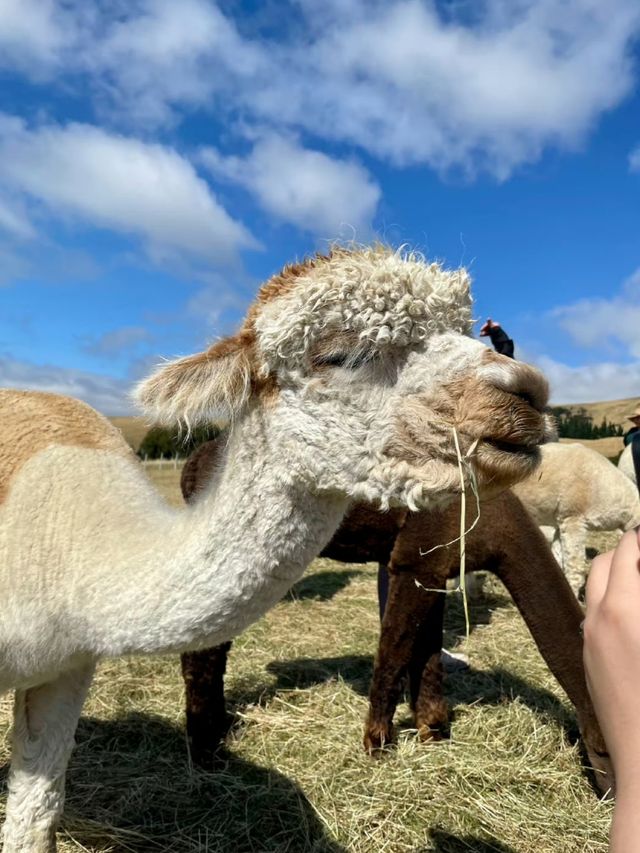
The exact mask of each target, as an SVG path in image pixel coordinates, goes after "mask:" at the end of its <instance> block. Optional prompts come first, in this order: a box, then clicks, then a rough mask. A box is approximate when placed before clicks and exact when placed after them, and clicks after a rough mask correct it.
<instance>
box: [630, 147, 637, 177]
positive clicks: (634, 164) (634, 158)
mask: <svg viewBox="0 0 640 853" xmlns="http://www.w3.org/2000/svg"><path fill="white" fill-rule="evenodd" d="M629 169H630V170H631V171H632V172H640V145H637V146H636V147H635V148H634V149H633V151H632V152H631V154H629Z"/></svg>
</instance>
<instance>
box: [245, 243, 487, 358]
mask: <svg viewBox="0 0 640 853" xmlns="http://www.w3.org/2000/svg"><path fill="white" fill-rule="evenodd" d="M285 281H286V274H285ZM470 282H471V280H470V276H469V274H468V272H467V271H466V270H465V269H464V268H462V269H458V270H445V269H443V267H442V266H441V265H440V264H438V263H429V264H427V263H426V262H425V261H424V259H423V258H422V257H421V256H420V255H418V254H415V253H412V252H407V253H403V252H402V251H400V250H398V251H393V250H391V249H389V248H386V247H382V246H376V247H372V248H365V249H359V250H356V251H348V250H344V249H340V250H337V251H334V252H332V253H331V255H329V256H328V257H326V258H318V259H317V260H315V262H313V263H310V264H309V265H308V266H307V267H306V268H303V269H302V270H298V271H296V274H295V276H293V275H292V277H291V282H290V286H289V287H283V288H282V291H281V293H280V294H279V295H277V296H276V297H275V298H272V299H270V300H269V301H267V302H265V303H263V306H262V309H261V310H259V311H258V312H257V315H256V316H255V319H254V323H255V330H256V332H257V335H258V347H259V352H260V356H261V357H262V359H264V364H263V367H264V368H267V369H269V368H270V367H272V366H273V365H274V364H275V363H276V362H277V361H278V360H284V361H295V360H298V359H299V358H300V357H301V356H303V355H304V354H305V353H306V352H307V351H308V349H309V347H310V346H311V345H312V344H313V342H314V341H315V340H316V339H317V338H318V336H319V335H321V334H322V333H323V332H324V333H326V332H327V331H330V332H339V331H346V332H355V333H357V335H358V337H359V338H360V340H361V341H363V342H368V343H369V345H370V346H371V345H373V346H374V347H375V348H381V347H385V346H388V345H396V346H407V345H408V344H411V343H419V342H420V341H422V340H424V339H426V338H428V337H429V336H431V335H433V334H437V333H439V332H447V331H452V332H459V333H462V334H469V333H470V331H471V326H472V317H471V295H470V291H469V288H470ZM267 286H268V285H267Z"/></svg>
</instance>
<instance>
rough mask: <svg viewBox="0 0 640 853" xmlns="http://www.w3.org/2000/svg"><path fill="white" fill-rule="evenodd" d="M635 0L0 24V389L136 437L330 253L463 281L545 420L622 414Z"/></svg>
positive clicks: (185, 4)
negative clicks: (535, 379) (523, 373)
mask: <svg viewBox="0 0 640 853" xmlns="http://www.w3.org/2000/svg"><path fill="white" fill-rule="evenodd" d="M638 35H640V4H638V3H637V0H609V2H608V3H606V4H605V3H602V2H599V0H563V2H560V0H473V2H471V0H450V2H444V1H443V2H428V0H408V2H395V0H387V2H384V3H383V2H379V0H368V2H362V1H361V0H339V2H338V0H323V2H322V3H320V2H319V0H291V2H284V0H283V2H278V3H276V2H261V3H258V2H246V3H244V4H243V3H239V2H231V0H226V2H219V3H217V4H216V3H214V2H210V0H181V2H180V3H176V2H172V0H144V2H137V0H128V2H124V1H123V2H120V0H110V2H106V0H104V2H91V1H90V0H75V2H74V0H67V2H64V3H63V2H56V0H4V2H2V3H0V305H1V309H0V385H5V386H13V387H31V388H41V389H46V390H54V391H58V392H61V393H67V394H71V395H74V396H78V397H81V398H83V399H85V400H87V401H88V402H90V403H92V404H93V405H95V406H96V407H97V408H99V409H101V410H102V411H104V412H106V413H107V414H119V413H126V412H128V411H129V406H128V403H127V399H126V393H127V390H128V389H129V388H130V386H131V384H132V383H133V382H134V381H135V380H136V379H137V378H139V377H140V376H141V375H143V374H144V373H145V372H146V371H147V370H148V369H149V368H150V366H151V365H153V364H156V363H157V362H158V361H159V360H160V359H161V358H162V357H171V356H175V355H180V354H184V353H188V352H193V351H196V350H199V349H202V348H203V347H204V346H205V345H206V344H207V343H208V342H210V341H211V340H212V339H214V338H215V337H216V336H219V335H222V334H224V333H226V332H228V331H231V330H232V329H233V328H234V326H235V325H236V324H237V323H238V321H239V319H240V317H241V316H242V313H243V312H244V310H245V308H246V306H247V304H248V302H249V301H250V299H251V296H252V294H253V293H254V292H255V289H256V287H257V286H258V285H259V283H260V282H261V281H263V280H264V279H265V278H267V277H268V276H269V275H271V274H272V273H274V272H276V271H278V270H279V269H280V268H281V267H282V266H283V264H284V263H286V262H287V261H290V260H293V259H295V258H300V257H302V256H304V255H305V254H308V253H310V252H313V251H316V250H318V249H320V250H322V249H324V248H326V247H327V246H328V245H329V243H330V242H331V241H332V240H335V239H343V240H344V239H351V238H355V239H356V240H358V241H362V242H366V241H368V240H370V239H372V238H374V237H378V238H382V239H384V240H386V241H388V242H391V243H392V244H394V245H397V244H400V243H407V244H409V245H410V246H411V247H412V248H418V249H421V250H422V251H424V252H425V253H426V254H427V255H428V256H430V257H433V258H436V259H440V260H443V261H445V262H446V263H447V264H449V265H451V266H458V265H460V264H464V265H466V266H468V267H469V268H470V270H471V272H472V275H473V278H474V295H475V300H476V316H477V317H478V318H479V319H480V318H484V317H486V316H488V315H491V316H493V317H494V318H496V319H498V320H500V321H501V322H502V323H503V325H504V326H505V328H506V329H507V330H508V331H509V333H510V334H511V335H512V336H513V337H514V339H515V340H516V345H517V347H518V354H519V356H520V357H523V358H526V359H527V360H529V361H532V362H534V363H537V364H539V365H540V366H541V367H542V368H543V369H544V370H545V372H546V373H547V375H548V376H549V379H550V381H551V385H552V393H553V399H554V400H555V401H556V402H579V401H588V400H600V399H615V398H620V397H630V396H638V397H640V243H639V240H638V237H639V236H640V221H639V220H640V216H639V213H640V206H639V203H638V202H639V200H640V109H639V108H640V93H639V82H640V63H639V61H638V60H639V56H638Z"/></svg>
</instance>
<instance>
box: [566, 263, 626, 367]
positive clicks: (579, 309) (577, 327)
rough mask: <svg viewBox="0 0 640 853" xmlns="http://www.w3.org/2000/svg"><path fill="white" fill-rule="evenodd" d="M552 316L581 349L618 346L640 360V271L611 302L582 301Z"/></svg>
mask: <svg viewBox="0 0 640 853" xmlns="http://www.w3.org/2000/svg"><path fill="white" fill-rule="evenodd" d="M550 317H551V318H552V319H553V320H555V321H556V322H557V323H558V324H559V325H560V326H561V328H563V329H564V330H565V331H566V332H567V333H568V334H569V335H570V337H571V338H572V339H573V341H574V342H575V343H577V344H579V345H580V346H583V347H587V348H591V349H597V348H600V349H606V348H607V347H609V348H611V347H612V346H614V345H618V346H622V347H623V349H624V352H625V354H626V355H629V356H631V357H633V358H640V270H637V271H636V272H635V273H634V274H633V275H631V276H630V277H629V278H628V279H627V280H626V281H625V282H624V283H623V285H622V287H621V289H620V292H619V293H617V294H615V295H614V296H612V297H611V298H610V299H602V298H598V299H582V300H580V301H579V302H575V303H573V304H572V305H563V306H560V307H558V308H555V309H553V310H552V311H551V312H550Z"/></svg>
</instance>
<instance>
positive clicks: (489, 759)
mask: <svg viewBox="0 0 640 853" xmlns="http://www.w3.org/2000/svg"><path fill="white" fill-rule="evenodd" d="M148 470H149V471H150V476H152V478H153V479H154V480H155V481H156V482H157V483H158V485H159V487H160V488H161V490H162V491H163V492H164V494H165V495H166V496H167V497H168V498H169V499H170V500H179V493H178V488H177V477H178V473H179V472H177V471H174V470H173V469H172V468H170V467H166V468H163V469H160V470H157V469H148ZM608 543H609V540H607V539H606V538H602V537H601V539H600V541H598V542H595V543H594V544H597V545H600V547H605V546H606V545H607V544H608ZM448 602H449V607H448V616H447V638H446V639H447V644H448V645H449V647H455V648H457V649H459V650H463V651H464V652H466V653H467V654H468V655H469V656H470V659H471V664H472V668H471V670H470V671H469V672H466V673H459V674H456V675H452V676H450V677H449V679H448V683H447V694H448V698H449V702H450V704H451V707H452V709H453V711H454V720H453V724H452V736H451V740H450V741H448V742H445V743H440V744H434V745H429V746H427V745H423V744H419V743H418V742H417V741H416V739H415V737H414V733H413V732H412V731H411V729H410V728H408V727H407V725H408V719H409V718H408V709H407V706H406V705H403V706H401V707H400V708H399V713H398V715H397V720H399V722H400V728H401V731H400V737H399V745H398V748H397V749H396V750H394V751H392V752H390V753H389V754H388V755H387V756H386V757H384V758H383V759H379V760H375V759H371V758H369V757H368V756H367V755H365V753H364V752H363V750H362V748H361V735H362V723H363V719H364V716H365V712H366V707H367V700H366V693H367V688H368V683H369V679H370V677H371V671H372V654H373V652H374V650H375V646H376V642H377V633H378V621H377V614H376V602H375V567H374V566H365V567H363V566H349V565H345V564H342V563H335V562H332V561H329V560H316V561H315V563H314V564H313V566H312V567H311V569H310V570H309V571H308V572H307V574H306V575H305V577H304V578H303V579H302V580H301V581H300V582H299V583H298V584H297V585H296V587H295V588H294V590H293V591H292V593H291V594H290V595H289V596H288V597H287V599H286V600H284V601H283V602H282V603H281V604H279V605H278V606H277V607H276V608H275V609H274V610H272V611H271V612H270V613H268V614H267V616H266V617H265V618H264V619H262V620H261V621H260V622H259V623H257V624H256V625H254V626H253V627H252V628H251V629H250V630H249V631H247V632H246V633H245V634H244V635H243V636H242V637H241V638H240V639H239V640H238V641H237V643H236V645H235V648H234V651H233V653H232V656H231V660H230V664H229V669H228V678H227V692H228V696H229V701H230V707H231V710H232V711H233V713H234V715H235V725H234V728H233V730H232V733H231V736H230V738H229V742H228V746H227V751H226V754H225V755H224V756H223V757H222V758H221V761H220V766H219V767H218V769H217V770H216V772H215V773H204V772H201V771H199V770H196V769H194V768H193V767H192V766H190V763H189V758H188V754H187V748H186V743H185V738H184V732H183V701H184V700H183V692H182V685H181V679H180V675H179V665H178V661H177V659H176V658H174V657H166V658H155V659H135V660H122V661H117V662H106V663H104V664H103V665H102V666H101V667H100V670H99V673H98V676H97V678H96V682H95V684H94V687H93V689H92V691H91V694H90V697H89V700H88V702H87V704H86V707H85V710H84V714H83V717H82V720H81V723H80V726H79V730H78V737H77V740H78V746H77V748H76V750H75V752H74V755H73V758H72V761H71V766H70V769H69V775H68V796H67V804H66V812H65V819H64V822H63V825H62V828H61V832H60V835H59V849H60V851H62V853H71V851H74V853H80V851H92V853H98V851H99V852H100V853H107V851H130V853H146V851H149V853H151V851H176V853H177V851H179V853H196V851H211V853H213V851H216V853H346V851H349V853H409V851H411V853H423V852H424V853H426V851H441V853H462V851H498V853H558V851H563V853H590V852H591V851H605V850H606V846H607V845H606V836H607V827H608V823H609V820H610V814H611V807H610V805H608V804H605V803H600V802H599V801H598V799H597V798H596V796H595V795H594V794H593V792H592V790H591V788H590V785H589V782H588V779H587V777H586V775H585V774H584V772H583V770H582V769H581V759H580V754H579V748H578V746H577V744H576V743H575V721H574V718H573V715H572V712H571V708H570V706H569V705H568V703H567V701H566V699H565V698H564V695H563V693H562V691H561V690H560V688H559V687H558V685H557V684H556V683H555V681H554V679H553V678H552V676H551V675H550V673H549V672H548V670H547V669H546V666H545V665H544V663H543V661H542V659H541V658H540V656H539V655H538V653H537V650H536V649H535V646H534V645H533V643H532V641H531V639H530V638H529V636H528V633H527V631H526V629H525V627H524V626H523V624H522V622H521V620H520V618H519V616H518V614H517V612H516V611H515V610H514V608H513V606H512V604H511V603H510V601H509V599H508V598H507V596H506V594H505V592H504V590H503V589H502V588H501V587H500V585H499V584H498V583H497V582H495V581H490V582H489V583H488V584H487V587H486V591H485V596H484V598H483V599H482V601H481V602H479V603H478V605H477V606H475V607H474V610H473V616H474V621H475V623H476V627H475V628H474V630H473V631H472V633H471V636H470V638H469V640H463V639H461V635H462V634H463V633H464V620H463V616H462V611H461V607H460V602H459V601H458V599H457V598H455V597H453V596H450V597H449V599H448ZM9 725H10V702H9V699H8V698H4V699H3V700H0V752H1V755H0V764H1V763H2V762H3V761H4V762H5V765H6V758H7V756H8V733H9ZM0 772H1V773H2V778H4V776H6V766H5V767H4V769H3V770H2V771H0Z"/></svg>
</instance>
